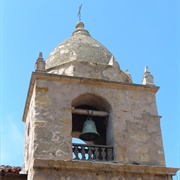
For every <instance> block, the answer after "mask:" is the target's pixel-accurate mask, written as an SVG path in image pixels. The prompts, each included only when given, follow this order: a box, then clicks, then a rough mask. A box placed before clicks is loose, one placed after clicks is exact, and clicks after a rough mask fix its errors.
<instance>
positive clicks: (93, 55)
mask: <svg viewBox="0 0 180 180" xmlns="http://www.w3.org/2000/svg"><path fill="white" fill-rule="evenodd" d="M45 71H46V72H47V73H51V74H58V75H64V76H74V77H83V78H92V79H102V80H107V81H117V82H132V80H131V78H130V76H129V75H127V74H125V73H124V72H123V71H121V70H120V67H119V65H118V63H117V61H116V59H115V58H114V56H113V55H112V54H111V53H110V51H109V50H108V49H107V48H106V47H104V46H103V45H102V44H101V43H99V42H98V41H96V40H95V39H93V38H92V37H91V36H90V34H89V32H88V31H87V30H85V29H84V24H83V23H82V22H78V23H77V25H76V30H75V31H74V32H73V33H72V36H71V37H70V38H68V39H67V40H65V41H64V42H62V43H61V44H59V45H58V46H57V47H56V48H55V49H54V50H53V51H52V52H51V53H50V55H49V57H48V58H47V60H46V70H45Z"/></svg>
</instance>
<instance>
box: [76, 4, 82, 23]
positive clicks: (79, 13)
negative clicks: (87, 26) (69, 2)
mask: <svg viewBox="0 0 180 180" xmlns="http://www.w3.org/2000/svg"><path fill="white" fill-rule="evenodd" d="M81 8H82V4H81V5H80V6H79V11H78V14H77V16H79V21H81Z"/></svg>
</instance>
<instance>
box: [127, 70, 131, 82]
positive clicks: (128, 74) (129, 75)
mask: <svg viewBox="0 0 180 180" xmlns="http://www.w3.org/2000/svg"><path fill="white" fill-rule="evenodd" d="M126 75H127V76H128V77H129V79H130V80H131V81H132V76H131V74H130V72H129V70H128V69H126Z"/></svg>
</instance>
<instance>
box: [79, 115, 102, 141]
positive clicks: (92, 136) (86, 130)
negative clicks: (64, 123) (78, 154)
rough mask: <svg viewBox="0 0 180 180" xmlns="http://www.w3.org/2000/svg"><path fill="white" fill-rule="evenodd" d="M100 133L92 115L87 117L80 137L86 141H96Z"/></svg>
mask: <svg viewBox="0 0 180 180" xmlns="http://www.w3.org/2000/svg"><path fill="white" fill-rule="evenodd" d="M99 136H100V135H99V133H98V132H97V130H96V125H95V123H94V121H93V120H92V118H91V117H89V118H87V120H86V121H85V122H84V125H83V130H82V133H81V134H80V136H79V138H80V139H82V140H84V141H94V140H96V139H97V138H98V137H99Z"/></svg>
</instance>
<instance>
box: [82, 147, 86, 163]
mask: <svg viewBox="0 0 180 180" xmlns="http://www.w3.org/2000/svg"><path fill="white" fill-rule="evenodd" d="M84 148H85V147H81V149H82V150H81V155H82V160H86V156H85V153H86V152H85V149H84Z"/></svg>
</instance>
